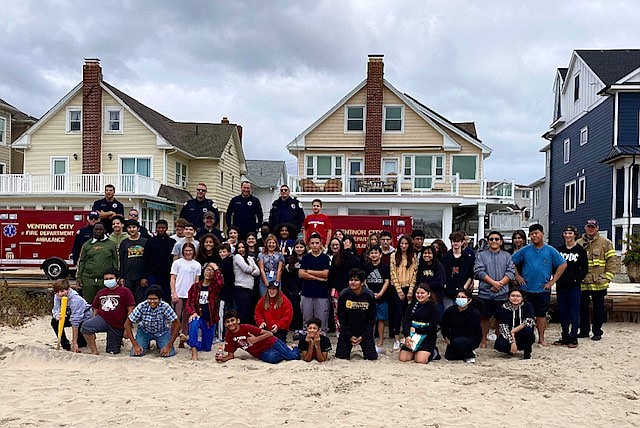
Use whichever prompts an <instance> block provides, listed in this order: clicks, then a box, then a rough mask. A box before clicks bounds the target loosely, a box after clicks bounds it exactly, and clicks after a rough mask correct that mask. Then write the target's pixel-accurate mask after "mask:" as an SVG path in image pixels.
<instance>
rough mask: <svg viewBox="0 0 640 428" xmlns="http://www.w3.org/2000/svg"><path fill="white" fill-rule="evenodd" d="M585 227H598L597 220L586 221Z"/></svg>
mask: <svg viewBox="0 0 640 428" xmlns="http://www.w3.org/2000/svg"><path fill="white" fill-rule="evenodd" d="M585 226H593V227H600V225H599V224H598V220H596V219H595V218H590V219H588V220H587V224H585Z"/></svg>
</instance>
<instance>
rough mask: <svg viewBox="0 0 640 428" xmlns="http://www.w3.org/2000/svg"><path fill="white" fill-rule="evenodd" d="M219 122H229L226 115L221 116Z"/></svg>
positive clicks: (226, 123)
mask: <svg viewBox="0 0 640 428" xmlns="http://www.w3.org/2000/svg"><path fill="white" fill-rule="evenodd" d="M220 123H222V124H225V125H228V124H229V119H228V118H227V116H223V117H222V120H221V121H220Z"/></svg>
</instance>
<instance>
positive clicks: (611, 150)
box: [543, 49, 640, 250]
mask: <svg viewBox="0 0 640 428" xmlns="http://www.w3.org/2000/svg"><path fill="white" fill-rule="evenodd" d="M553 88H554V97H555V98H554V108H553V121H552V123H551V125H550V129H549V131H547V132H546V133H545V134H544V135H543V137H544V138H546V139H548V140H549V141H550V144H549V154H550V168H549V169H548V176H547V177H546V179H547V181H548V182H549V229H550V230H549V231H548V235H547V236H548V238H549V243H550V244H552V245H558V244H560V243H561V242H562V229H563V227H564V226H565V225H566V224H574V225H576V226H578V228H579V229H582V227H583V225H584V224H585V221H586V219H587V218H589V217H594V218H596V219H598V221H599V223H600V233H601V234H602V235H604V236H606V237H607V238H609V239H611V240H612V241H613V242H614V244H615V247H616V249H618V250H622V249H623V248H622V244H621V240H622V239H623V238H624V236H626V235H627V234H629V233H636V232H640V194H639V193H638V191H639V187H638V180H639V179H640V176H639V174H638V171H639V168H638V166H639V165H640V128H639V118H640V49H611V50H575V51H573V53H572V55H571V60H570V61H569V67H567V68H559V69H558V70H557V71H556V76H555V81H554V87H553Z"/></svg>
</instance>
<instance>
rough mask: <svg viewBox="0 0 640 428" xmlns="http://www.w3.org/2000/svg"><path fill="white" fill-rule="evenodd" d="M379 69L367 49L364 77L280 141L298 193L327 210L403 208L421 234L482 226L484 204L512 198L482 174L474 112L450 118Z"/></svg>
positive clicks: (506, 187)
mask: <svg viewBox="0 0 640 428" xmlns="http://www.w3.org/2000/svg"><path fill="white" fill-rule="evenodd" d="M383 70H384V63H383V58H382V55H370V56H369V62H368V67H367V77H366V79H365V80H364V81H362V82H361V83H360V84H359V85H358V86H356V87H355V88H354V89H353V90H352V91H351V92H349V93H348V94H347V95H346V96H345V97H344V98H343V99H341V100H340V101H339V102H338V103H337V104H336V105H334V106H333V107H332V108H331V109H330V110H329V111H328V112H327V113H325V114H324V115H323V116H322V117H321V118H319V119H318V120H317V121H316V122H314V123H313V124H312V125H311V126H309V127H308V128H307V129H306V130H304V131H303V132H302V133H301V134H300V135H299V136H297V137H296V138H295V139H294V140H293V141H291V143H289V144H288V145H287V148H288V150H289V152H290V153H291V154H293V155H294V156H296V157H297V159H298V167H297V170H298V171H297V172H298V175H297V176H292V177H291V178H290V180H291V187H292V189H295V192H296V194H297V197H298V199H300V201H301V202H303V203H304V204H305V205H306V206H305V208H309V206H310V202H311V200H312V199H314V198H320V199H321V200H322V202H323V212H325V213H327V214H340V215H406V216H412V217H413V222H414V228H420V229H423V230H424V231H425V233H426V234H427V237H428V238H440V237H445V238H446V237H448V235H449V233H450V232H451V231H452V230H456V229H464V230H466V231H467V232H470V233H477V234H478V236H483V235H484V223H485V217H486V212H487V206H488V205H501V204H506V203H512V201H513V186H514V183H513V182H509V181H501V180H500V181H496V180H493V181H489V180H484V179H483V160H484V159H485V158H486V157H488V156H489V155H490V154H491V149H490V148H489V147H487V146H486V145H484V144H483V143H482V141H481V140H480V139H479V138H478V136H477V134H476V129H475V124H474V123H473V122H470V123H469V122H464V123H454V122H451V121H449V120H448V119H446V118H445V117H443V116H442V115H440V114H438V113H436V112H435V111H433V110H432V109H430V108H428V107H427V106H425V105H423V104H422V103H420V102H419V101H418V100H416V99H415V98H413V97H411V96H409V95H408V94H405V93H402V92H400V91H398V90H397V89H396V88H394V87H393V86H392V85H391V84H390V83H389V82H387V81H386V80H384V73H383Z"/></svg>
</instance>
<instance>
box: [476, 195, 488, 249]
mask: <svg viewBox="0 0 640 428" xmlns="http://www.w3.org/2000/svg"><path fill="white" fill-rule="evenodd" d="M486 214H487V205H486V204H478V241H479V240H481V239H482V238H484V218H485V216H486Z"/></svg>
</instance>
